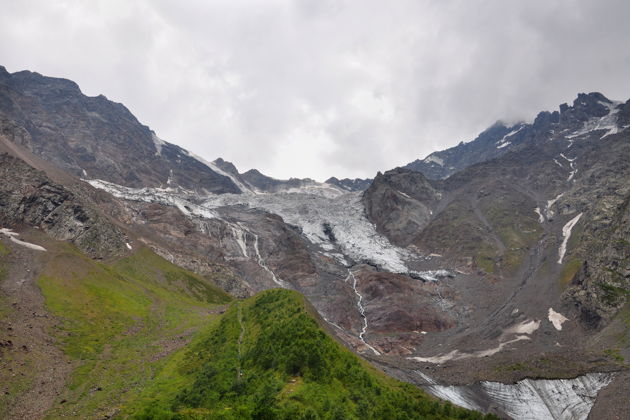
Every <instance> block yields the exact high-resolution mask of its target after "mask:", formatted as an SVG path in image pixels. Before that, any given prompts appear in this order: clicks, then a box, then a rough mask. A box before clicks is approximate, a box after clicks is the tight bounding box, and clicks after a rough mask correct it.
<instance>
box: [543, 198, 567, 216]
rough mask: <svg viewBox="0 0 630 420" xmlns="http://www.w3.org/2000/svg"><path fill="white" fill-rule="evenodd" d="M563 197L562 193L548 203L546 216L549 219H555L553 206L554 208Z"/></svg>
mask: <svg viewBox="0 0 630 420" xmlns="http://www.w3.org/2000/svg"><path fill="white" fill-rule="evenodd" d="M563 195H564V193H560V194H558V195H557V196H556V197H555V198H554V199H552V200H548V201H547V207H546V208H545V216H547V219H550V218H551V217H553V210H552V209H551V206H553V205H554V204H555V203H556V201H558V200H559V199H560V198H561V197H562V196H563Z"/></svg>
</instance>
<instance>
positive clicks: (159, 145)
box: [151, 131, 166, 156]
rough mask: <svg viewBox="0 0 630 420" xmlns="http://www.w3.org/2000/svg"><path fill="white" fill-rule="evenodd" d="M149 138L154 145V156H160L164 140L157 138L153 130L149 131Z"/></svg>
mask: <svg viewBox="0 0 630 420" xmlns="http://www.w3.org/2000/svg"><path fill="white" fill-rule="evenodd" d="M151 139H152V140H153V144H154V145H155V156H160V155H161V154H162V146H164V145H165V144H166V142H165V141H164V140H162V139H161V138H159V137H158V136H157V135H156V134H155V133H154V132H153V131H152V132H151Z"/></svg>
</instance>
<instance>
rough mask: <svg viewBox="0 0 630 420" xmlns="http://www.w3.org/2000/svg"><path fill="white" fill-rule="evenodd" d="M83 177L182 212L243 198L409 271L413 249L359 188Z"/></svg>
mask: <svg viewBox="0 0 630 420" xmlns="http://www.w3.org/2000/svg"><path fill="white" fill-rule="evenodd" d="M87 182H88V183H89V184H90V185H92V186H93V187H96V188H100V189H103V190H106V191H108V192H109V193H111V194H113V195H114V196H116V197H119V198H124V199H127V200H136V201H144V202H149V203H151V202H156V203H162V204H166V205H170V206H175V207H177V208H179V209H180V210H181V211H182V212H183V213H184V214H186V215H189V216H190V215H194V216H200V217H204V218H208V219H212V218H219V215H218V213H217V212H216V211H215V209H216V208H218V207H222V206H230V205H238V204H243V205H246V206H249V207H251V208H258V209H262V210H265V211H268V212H270V213H274V214H277V215H279V216H281V217H282V218H283V219H284V221H285V222H286V223H289V224H291V225H295V226H299V227H300V228H301V229H302V232H303V234H304V235H305V236H306V238H307V239H308V240H309V241H311V242H312V243H314V244H316V245H319V246H322V247H326V248H330V246H331V245H333V246H335V247H338V248H339V249H340V251H341V252H342V253H343V254H344V255H345V256H347V257H349V258H350V259H352V260H354V261H362V260H367V261H370V262H372V263H374V264H376V265H378V266H380V267H381V268H383V269H384V270H387V271H390V272H393V273H408V272H409V269H408V267H407V265H406V263H405V260H406V259H410V258H412V256H411V254H410V253H409V252H408V251H407V250H404V249H402V248H398V247H396V246H394V245H392V244H391V243H390V242H389V240H388V239H387V238H385V237H384V236H382V235H380V234H379V233H378V232H376V228H375V227H374V225H373V224H372V223H371V222H370V221H369V220H368V219H367V217H366V216H365V213H364V208H363V204H362V203H361V192H352V193H346V194H344V195H341V196H338V197H335V198H328V197H324V196H321V195H313V194H293V193H286V192H284V193H275V194H220V195H207V196H200V195H197V194H195V193H193V192H191V191H186V190H183V189H181V188H170V187H169V188H128V187H124V186H121V185H117V184H113V183H111V182H107V181H102V180H88V181H87ZM193 201H194V202H195V203H199V202H201V204H195V203H193ZM324 223H328V224H329V225H330V226H331V227H332V228H333V231H334V234H335V238H336V242H335V243H334V244H332V243H331V241H330V238H328V236H327V235H326V234H324V231H323V224H324ZM340 260H341V259H340Z"/></svg>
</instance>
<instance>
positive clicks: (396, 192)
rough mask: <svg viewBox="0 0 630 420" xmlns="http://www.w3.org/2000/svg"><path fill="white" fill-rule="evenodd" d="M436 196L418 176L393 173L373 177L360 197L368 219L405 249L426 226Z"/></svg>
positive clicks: (404, 170)
mask: <svg viewBox="0 0 630 420" xmlns="http://www.w3.org/2000/svg"><path fill="white" fill-rule="evenodd" d="M439 198H440V193H439V192H438V191H436V190H435V188H433V186H432V185H431V183H430V182H429V181H428V180H427V179H426V178H425V177H424V176H423V175H422V174H421V173H419V172H414V171H411V170H408V169H400V168H399V169H394V170H391V171H388V172H386V173H385V174H381V173H379V174H377V175H376V178H374V182H372V184H371V185H370V187H369V188H368V189H367V190H366V191H365V192H364V194H363V203H364V205H365V210H366V212H367V215H368V218H369V219H370V221H372V222H373V223H374V224H375V225H376V226H377V227H378V228H379V232H382V233H384V234H385V235H387V237H389V239H390V240H391V241H392V242H393V243H395V244H398V245H401V246H406V245H408V244H409V238H411V237H413V236H414V235H415V234H417V233H418V232H420V231H421V230H422V229H424V227H426V225H427V224H428V222H429V220H430V218H431V215H432V213H433V208H434V207H435V205H436V203H437V202H438V200H439Z"/></svg>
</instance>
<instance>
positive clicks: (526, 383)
mask: <svg viewBox="0 0 630 420" xmlns="http://www.w3.org/2000/svg"><path fill="white" fill-rule="evenodd" d="M416 373H418V374H420V376H422V377H423V379H425V381H426V382H427V383H428V385H426V386H424V388H425V389H426V390H427V391H428V392H429V393H431V394H433V395H435V396H436V397H439V398H442V399H446V400H448V401H451V402H452V403H453V404H456V405H459V406H461V407H465V408H469V409H475V410H481V411H484V407H488V406H496V407H498V408H499V409H500V410H501V411H503V412H504V413H505V414H507V415H508V416H510V417H511V418H513V419H519V420H584V419H586V418H587V417H588V414H589V413H590V411H591V409H592V408H593V404H594V403H595V399H596V398H597V394H598V393H599V391H600V390H601V389H602V388H604V387H605V386H607V385H608V384H610V382H611V381H612V380H613V379H614V374H610V373H588V374H586V375H583V376H580V377H578V378H575V379H541V380H533V379H524V380H522V381H519V382H517V383H515V384H503V383H500V382H489V381H483V382H479V383H476V384H472V385H463V386H447V385H439V384H437V383H436V382H435V381H434V380H433V379H431V378H430V377H428V376H427V375H425V374H422V373H420V372H418V371H417V372H416Z"/></svg>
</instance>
